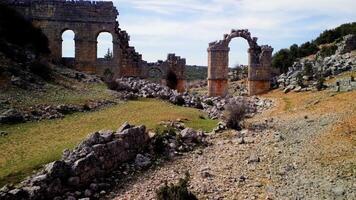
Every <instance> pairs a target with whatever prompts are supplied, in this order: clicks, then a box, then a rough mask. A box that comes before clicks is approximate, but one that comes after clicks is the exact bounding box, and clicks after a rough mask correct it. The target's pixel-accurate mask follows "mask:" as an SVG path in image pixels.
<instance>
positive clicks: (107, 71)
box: [103, 69, 114, 82]
mask: <svg viewBox="0 0 356 200" xmlns="http://www.w3.org/2000/svg"><path fill="white" fill-rule="evenodd" d="M103 78H104V81H105V82H109V81H112V79H113V78H114V73H112V71H111V70H110V69H105V71H104V77H103Z"/></svg>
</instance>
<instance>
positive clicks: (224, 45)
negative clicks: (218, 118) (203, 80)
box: [208, 29, 273, 96]
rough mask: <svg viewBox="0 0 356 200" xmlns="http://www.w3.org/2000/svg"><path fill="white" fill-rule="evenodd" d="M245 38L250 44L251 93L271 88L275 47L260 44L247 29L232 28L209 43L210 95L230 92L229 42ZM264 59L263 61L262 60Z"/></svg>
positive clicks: (249, 82)
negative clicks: (219, 38)
mask: <svg viewBox="0 0 356 200" xmlns="http://www.w3.org/2000/svg"><path fill="white" fill-rule="evenodd" d="M237 37H241V38H244V39H245V40H246V41H247V42H248V45H249V50H248V54H249V58H248V65H249V77H248V84H249V86H248V88H249V95H255V94H260V93H263V92H266V91H268V90H269V89H270V68H271V62H272V52H273V48H272V47H270V46H259V45H258V44H257V40H258V38H257V37H252V36H251V33H250V32H249V31H248V30H247V29H241V30H235V29H233V30H231V33H230V34H225V35H224V37H223V39H222V40H219V41H215V42H212V43H209V48H208V91H209V92H208V95H209V96H226V95H227V93H228V66H229V51H230V48H229V44H230V42H231V40H232V39H234V38H237ZM261 61H262V62H261Z"/></svg>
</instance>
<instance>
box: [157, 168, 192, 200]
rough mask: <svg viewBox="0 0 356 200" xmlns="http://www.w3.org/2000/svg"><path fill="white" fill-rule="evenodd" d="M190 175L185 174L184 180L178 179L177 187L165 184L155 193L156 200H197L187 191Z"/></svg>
mask: <svg viewBox="0 0 356 200" xmlns="http://www.w3.org/2000/svg"><path fill="white" fill-rule="evenodd" d="M189 180H190V175H189V173H188V172H186V174H185V178H184V179H182V178H181V179H180V180H179V182H178V184H177V185H173V184H170V185H168V183H167V182H166V183H165V185H164V186H162V187H161V188H159V189H158V190H157V191H156V198H157V200H197V199H198V198H197V197H196V196H195V195H194V194H193V193H191V192H190V191H189V190H188V187H189Z"/></svg>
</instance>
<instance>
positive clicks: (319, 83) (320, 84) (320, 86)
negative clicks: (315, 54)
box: [316, 75, 325, 91]
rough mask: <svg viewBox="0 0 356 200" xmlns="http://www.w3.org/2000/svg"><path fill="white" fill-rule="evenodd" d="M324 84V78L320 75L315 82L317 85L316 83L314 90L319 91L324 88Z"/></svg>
mask: <svg viewBox="0 0 356 200" xmlns="http://www.w3.org/2000/svg"><path fill="white" fill-rule="evenodd" d="M324 82H325V79H324V77H322V76H321V75H320V76H319V78H318V80H317V83H316V89H317V90H318V91H321V90H322V89H324V88H325V85H324Z"/></svg>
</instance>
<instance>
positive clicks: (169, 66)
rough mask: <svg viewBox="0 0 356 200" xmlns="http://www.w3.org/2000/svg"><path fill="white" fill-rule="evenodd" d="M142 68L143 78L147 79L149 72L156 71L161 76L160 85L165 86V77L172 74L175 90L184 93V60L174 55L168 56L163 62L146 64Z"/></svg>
mask: <svg viewBox="0 0 356 200" xmlns="http://www.w3.org/2000/svg"><path fill="white" fill-rule="evenodd" d="M145 65H146V67H144V68H143V69H144V72H143V76H144V77H148V78H153V77H150V76H151V75H150V72H151V71H153V70H154V71H158V72H159V73H160V74H161V75H162V76H161V80H160V82H161V83H162V84H167V75H168V73H170V72H172V73H174V74H175V76H176V78H177V81H178V82H177V87H176V88H173V89H177V91H178V92H184V91H185V90H186V74H185V68H186V60H185V59H184V58H181V57H180V56H176V55H175V54H168V56H167V59H166V60H165V61H158V62H156V63H146V64H145Z"/></svg>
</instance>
